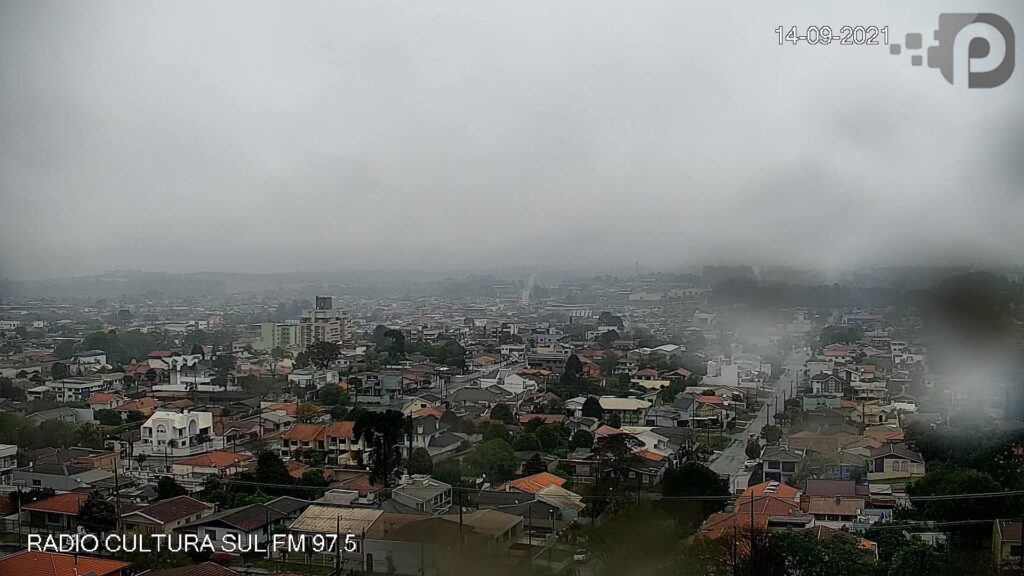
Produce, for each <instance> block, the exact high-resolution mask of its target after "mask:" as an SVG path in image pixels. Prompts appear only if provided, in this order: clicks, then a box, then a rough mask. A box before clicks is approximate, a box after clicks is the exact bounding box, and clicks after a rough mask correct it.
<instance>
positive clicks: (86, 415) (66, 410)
mask: <svg viewBox="0 0 1024 576" xmlns="http://www.w3.org/2000/svg"><path fill="white" fill-rule="evenodd" d="M28 417H29V419H30V420H33V421H34V422H35V423H36V424H42V423H43V422H48V421H50V420H57V421H60V422H67V423H68V424H94V423H95V422H96V418H95V416H94V413H93V411H92V408H72V407H70V406H61V407H60V408H52V409H50V410H41V411H39V412H34V413H32V414H29V415H28Z"/></svg>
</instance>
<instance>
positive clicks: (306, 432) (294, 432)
mask: <svg viewBox="0 0 1024 576" xmlns="http://www.w3.org/2000/svg"><path fill="white" fill-rule="evenodd" d="M325 430H326V429H325V428H324V426H323V425H321V424H296V425H295V426H292V428H291V429H290V430H288V431H287V432H285V433H284V434H282V435H281V438H282V439H284V440H295V441H298V442H315V441H317V440H322V439H323V438H324V432H325Z"/></svg>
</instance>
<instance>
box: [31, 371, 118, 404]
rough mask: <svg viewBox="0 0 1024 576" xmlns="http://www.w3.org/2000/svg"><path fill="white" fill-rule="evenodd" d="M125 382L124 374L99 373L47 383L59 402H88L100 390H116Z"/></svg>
mask: <svg viewBox="0 0 1024 576" xmlns="http://www.w3.org/2000/svg"><path fill="white" fill-rule="evenodd" d="M123 383H124V374H123V373H120V372H116V373H112V374H97V375H95V376H86V377H80V378H64V379H63V380H54V381H52V382H49V383H47V384H46V387H47V388H49V392H50V393H51V394H53V395H54V396H55V397H56V400H57V401H58V402H87V401H88V400H89V398H92V397H93V395H94V394H96V393H98V392H107V391H110V390H116V389H119V388H120V387H121V385H122V384H123Z"/></svg>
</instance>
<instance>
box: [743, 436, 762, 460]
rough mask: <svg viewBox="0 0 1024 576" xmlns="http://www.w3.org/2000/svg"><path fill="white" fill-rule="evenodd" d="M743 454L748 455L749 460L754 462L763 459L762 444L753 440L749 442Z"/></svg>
mask: <svg viewBox="0 0 1024 576" xmlns="http://www.w3.org/2000/svg"><path fill="white" fill-rule="evenodd" d="M743 452H744V453H745V454H746V455H747V458H749V459H751V460H754V459H756V458H760V457H761V443H760V442H758V441H757V440H751V441H748V442H747V446H746V448H744V449H743Z"/></svg>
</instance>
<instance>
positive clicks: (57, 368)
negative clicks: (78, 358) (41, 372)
mask: <svg viewBox="0 0 1024 576" xmlns="http://www.w3.org/2000/svg"><path fill="white" fill-rule="evenodd" d="M70 375H71V369H70V368H68V365H67V364H65V363H63V362H54V363H53V364H52V365H51V366H50V377H51V378H53V379H54V380H63V379H65V378H67V377H68V376H70Z"/></svg>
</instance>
